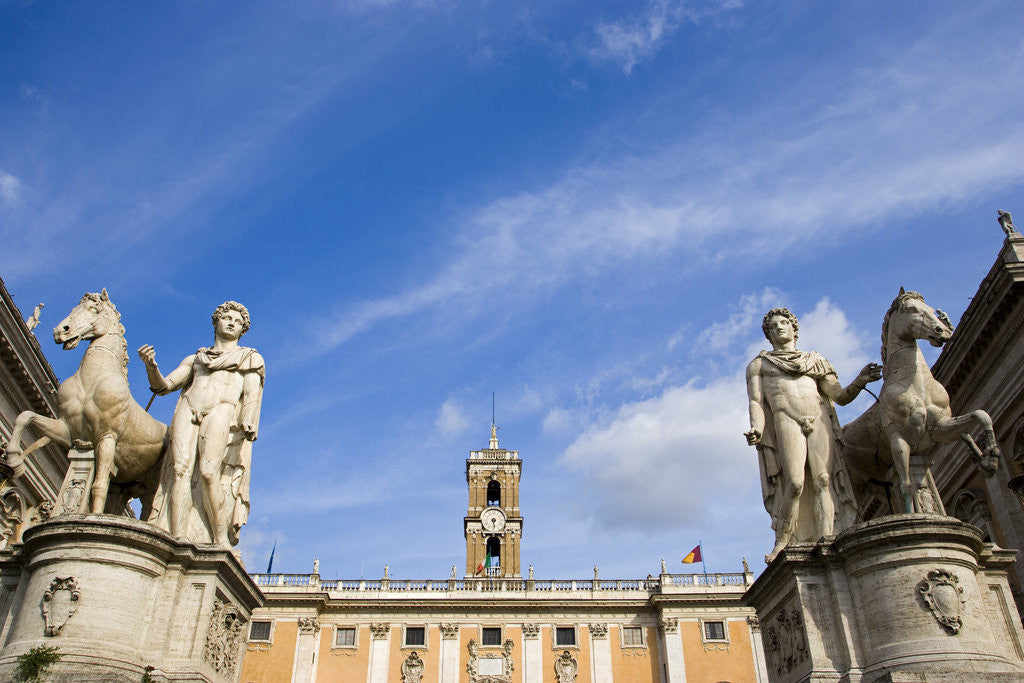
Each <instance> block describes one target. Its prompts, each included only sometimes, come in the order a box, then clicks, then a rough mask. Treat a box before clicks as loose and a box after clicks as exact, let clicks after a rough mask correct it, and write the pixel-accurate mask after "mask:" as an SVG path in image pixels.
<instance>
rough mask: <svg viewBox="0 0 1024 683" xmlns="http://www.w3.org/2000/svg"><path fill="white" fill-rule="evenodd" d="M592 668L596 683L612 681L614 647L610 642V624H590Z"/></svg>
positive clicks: (610, 682) (588, 628) (592, 677)
mask: <svg viewBox="0 0 1024 683" xmlns="http://www.w3.org/2000/svg"><path fill="white" fill-rule="evenodd" d="M587 631H588V632H589V633H590V670H591V672H593V673H592V674H591V680H592V681H593V682H594V683H612V648H611V645H610V643H609V642H608V624H590V625H589V626H587Z"/></svg>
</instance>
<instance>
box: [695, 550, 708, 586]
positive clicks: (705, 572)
mask: <svg viewBox="0 0 1024 683" xmlns="http://www.w3.org/2000/svg"><path fill="white" fill-rule="evenodd" d="M697 547H698V548H700V564H701V566H702V567H704V583H705V584H706V583H707V578H708V563H707V562H705V561H704V541H697Z"/></svg>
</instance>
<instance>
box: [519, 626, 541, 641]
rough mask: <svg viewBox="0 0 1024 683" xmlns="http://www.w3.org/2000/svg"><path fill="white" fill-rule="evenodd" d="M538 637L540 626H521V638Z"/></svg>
mask: <svg viewBox="0 0 1024 683" xmlns="http://www.w3.org/2000/svg"><path fill="white" fill-rule="evenodd" d="M539 635H540V624H523V638H530V639H533V638H536V637H537V636H539Z"/></svg>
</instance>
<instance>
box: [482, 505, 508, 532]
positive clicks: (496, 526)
mask: <svg viewBox="0 0 1024 683" xmlns="http://www.w3.org/2000/svg"><path fill="white" fill-rule="evenodd" d="M480 525H481V526H482V527H483V528H484V531H501V530H502V529H504V528H505V513H504V512H502V511H501V510H499V509H498V508H487V509H486V510H484V511H483V512H482V513H480Z"/></svg>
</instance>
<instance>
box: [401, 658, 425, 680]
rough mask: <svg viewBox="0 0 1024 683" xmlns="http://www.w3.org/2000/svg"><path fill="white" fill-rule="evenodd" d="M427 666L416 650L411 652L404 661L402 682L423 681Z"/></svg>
mask: <svg viewBox="0 0 1024 683" xmlns="http://www.w3.org/2000/svg"><path fill="white" fill-rule="evenodd" d="M425 668H426V666H425V665H424V664H423V660H422V659H420V656H419V655H418V654H416V652H411V653H409V656H408V657H406V658H405V661H404V662H402V683H421V681H423V670H424V669H425Z"/></svg>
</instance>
